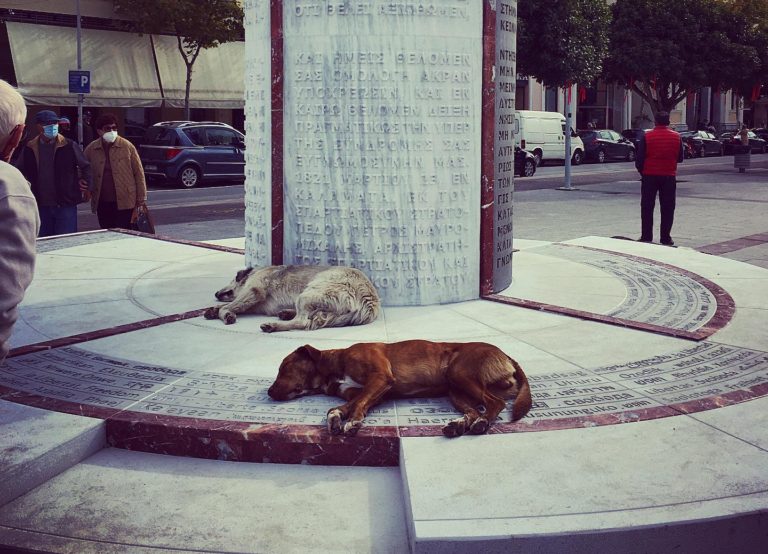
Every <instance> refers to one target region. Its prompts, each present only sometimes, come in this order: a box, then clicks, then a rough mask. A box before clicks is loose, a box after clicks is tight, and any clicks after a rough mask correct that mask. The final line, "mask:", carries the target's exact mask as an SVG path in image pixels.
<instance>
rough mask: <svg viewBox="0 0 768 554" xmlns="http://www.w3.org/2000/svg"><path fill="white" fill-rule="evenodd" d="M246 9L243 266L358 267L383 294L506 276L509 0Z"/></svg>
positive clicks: (403, 301) (491, 287) (319, 0)
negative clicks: (244, 250)
mask: <svg viewBox="0 0 768 554" xmlns="http://www.w3.org/2000/svg"><path fill="white" fill-rule="evenodd" d="M244 7H245V13H246V24H245V28H246V87H245V88H246V136H247V147H246V152H247V156H246V232H245V235H246V263H247V265H249V266H259V265H269V264H280V263H286V264H330V265H347V266H351V267H356V268H359V269H361V270H362V271H364V272H365V273H366V274H367V275H368V276H369V277H370V278H371V280H372V281H373V282H374V284H375V285H376V287H377V289H378V290H379V294H380V295H381V297H382V300H383V302H384V303H385V305H426V304H436V303H446V302H457V301H462V300H468V299H473V298H477V297H478V296H480V295H481V294H487V293H492V292H497V291H499V290H502V289H504V288H506V287H507V286H509V284H510V282H511V275H512V263H511V262H512V191H513V186H514V185H513V173H514V136H513V129H512V122H513V117H512V114H513V112H514V93H515V27H516V2H515V1H514V0H512V1H506V2H494V1H489V0H441V1H439V2H437V1H432V2H427V1H401V2H388V1H383V0H361V1H352V2H350V1H329V0H300V1H296V2H285V3H283V2H281V1H279V0H273V1H272V2H268V1H266V0H250V1H246V2H245V3H244Z"/></svg>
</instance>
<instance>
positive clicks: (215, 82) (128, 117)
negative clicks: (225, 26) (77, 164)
mask: <svg viewBox="0 0 768 554" xmlns="http://www.w3.org/2000/svg"><path fill="white" fill-rule="evenodd" d="M80 15H81V39H80V44H81V59H82V65H81V68H82V69H83V70H88V71H90V72H91V93H90V94H87V95H85V96H84V111H88V112H90V113H91V114H92V118H93V119H95V118H96V117H97V116H98V114H99V113H103V112H107V111H108V112H112V113H115V114H116V115H117V116H118V119H119V120H121V125H120V129H119V131H120V132H121V134H123V135H124V136H127V137H128V138H138V137H139V136H141V134H142V133H143V129H144V128H146V127H147V126H149V125H151V124H153V123H156V122H158V121H168V120H180V119H183V118H184V109H183V108H184V89H185V82H186V66H185V64H184V61H183V59H182V57H181V54H180V52H179V51H178V49H177V43H176V38H175V36H165V35H138V34H136V33H131V32H127V31H126V25H125V22H124V20H123V19H121V18H120V16H119V14H117V13H115V10H114V5H113V2H112V0H80ZM76 27H77V21H76V2H75V1H74V0H71V1H70V0H68V1H61V0H7V1H5V2H3V3H2V7H0V78H2V79H4V80H6V81H8V82H10V83H12V84H13V85H15V86H17V87H18V89H19V91H20V92H21V94H22V96H24V98H25V100H26V101H27V105H28V107H29V118H30V120H31V118H32V117H34V114H35V113H36V112H38V111H40V110H43V109H53V110H55V111H57V112H58V113H60V114H61V115H62V116H66V117H68V118H69V119H70V121H72V123H73V125H74V124H75V123H76V117H77V95H76V94H71V93H70V92H69V84H68V73H69V71H70V70H75V69H77V31H76ZM243 63H244V43H243V42H233V43H227V44H222V45H221V46H219V47H218V48H212V49H208V50H202V51H201V53H200V55H199V57H198V59H197V60H196V62H195V64H194V66H193V74H192V87H191V92H190V108H191V118H192V119H194V120H200V121H203V120H206V121H221V122H224V123H229V124H231V125H233V126H234V127H236V128H239V129H240V130H241V131H242V130H243V127H244V121H243V108H244V100H243V75H244V66H243Z"/></svg>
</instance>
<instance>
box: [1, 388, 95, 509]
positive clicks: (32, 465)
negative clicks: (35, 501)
mask: <svg viewBox="0 0 768 554" xmlns="http://www.w3.org/2000/svg"><path fill="white" fill-rule="evenodd" d="M105 446H106V435H105V423H104V421H103V420H101V419H94V418H90V417H82V416H77V415H70V414H63V413H59V412H49V411H47V410H42V409H40V408H33V407H31V406H25V405H23V404H16V403H14V402H9V401H7V400H0V506H2V505H5V504H7V503H8V502H10V501H12V500H13V499H14V498H17V497H18V496H21V495H23V494H25V493H27V492H28V491H30V490H32V489H34V488H35V487H37V486H38V485H41V484H43V483H45V482H46V481H48V480H49V479H51V478H52V477H54V476H56V475H58V474H59V473H61V472H63V471H65V470H67V469H69V468H70V467H72V466H74V465H75V464H77V463H78V462H80V461H82V460H84V459H85V458H87V457H89V456H91V455H92V454H94V453H96V452H98V451H99V450H101V449H102V448H104V447H105Z"/></svg>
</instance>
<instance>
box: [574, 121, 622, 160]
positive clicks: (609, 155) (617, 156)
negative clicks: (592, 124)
mask: <svg viewBox="0 0 768 554" xmlns="http://www.w3.org/2000/svg"><path fill="white" fill-rule="evenodd" d="M579 136H580V137H581V140H582V141H583V142H584V157H585V159H587V160H594V161H596V162H598V163H603V162H606V161H608V160H627V161H629V162H631V161H633V160H634V159H635V145H634V144H632V141H630V140H629V139H627V138H624V137H623V136H621V135H620V134H619V133H617V132H616V131H612V130H610V129H589V130H587V131H579Z"/></svg>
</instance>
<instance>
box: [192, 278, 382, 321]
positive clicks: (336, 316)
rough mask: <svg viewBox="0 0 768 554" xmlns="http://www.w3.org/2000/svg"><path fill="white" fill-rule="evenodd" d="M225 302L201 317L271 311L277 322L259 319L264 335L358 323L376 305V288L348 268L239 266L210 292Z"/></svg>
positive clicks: (372, 316) (373, 311)
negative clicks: (226, 282)
mask: <svg viewBox="0 0 768 554" xmlns="http://www.w3.org/2000/svg"><path fill="white" fill-rule="evenodd" d="M216 299H217V300H220V301H222V302H227V304H223V305H220V306H213V307H211V308H208V309H207V310H206V311H205V314H204V317H205V318H206V319H216V318H219V319H221V320H222V321H223V322H224V323H225V324H227V325H229V324H231V323H234V322H235V321H237V315H236V314H239V313H245V312H248V313H254V314H264V315H276V316H277V317H279V318H280V319H281V320H283V322H277V321H276V322H274V323H264V324H263V325H262V326H261V330H262V331H264V332H265V333H272V332H274V331H290V330H292V329H309V330H312V329H320V328H322V327H342V326H344V325H364V324H366V323H370V322H371V321H373V320H375V319H376V317H378V315H379V311H380V309H381V301H380V300H379V295H378V293H377V292H376V289H375V288H374V286H373V283H371V281H370V280H368V277H366V276H365V274H364V273H363V272H361V271H359V270H357V269H353V268H351V267H330V266H309V265H277V266H268V267H263V268H251V269H243V270H241V271H238V272H237V275H236V276H235V280H234V281H232V282H231V283H230V284H229V285H227V286H226V287H224V288H223V289H221V290H220V291H218V292H216Z"/></svg>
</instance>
